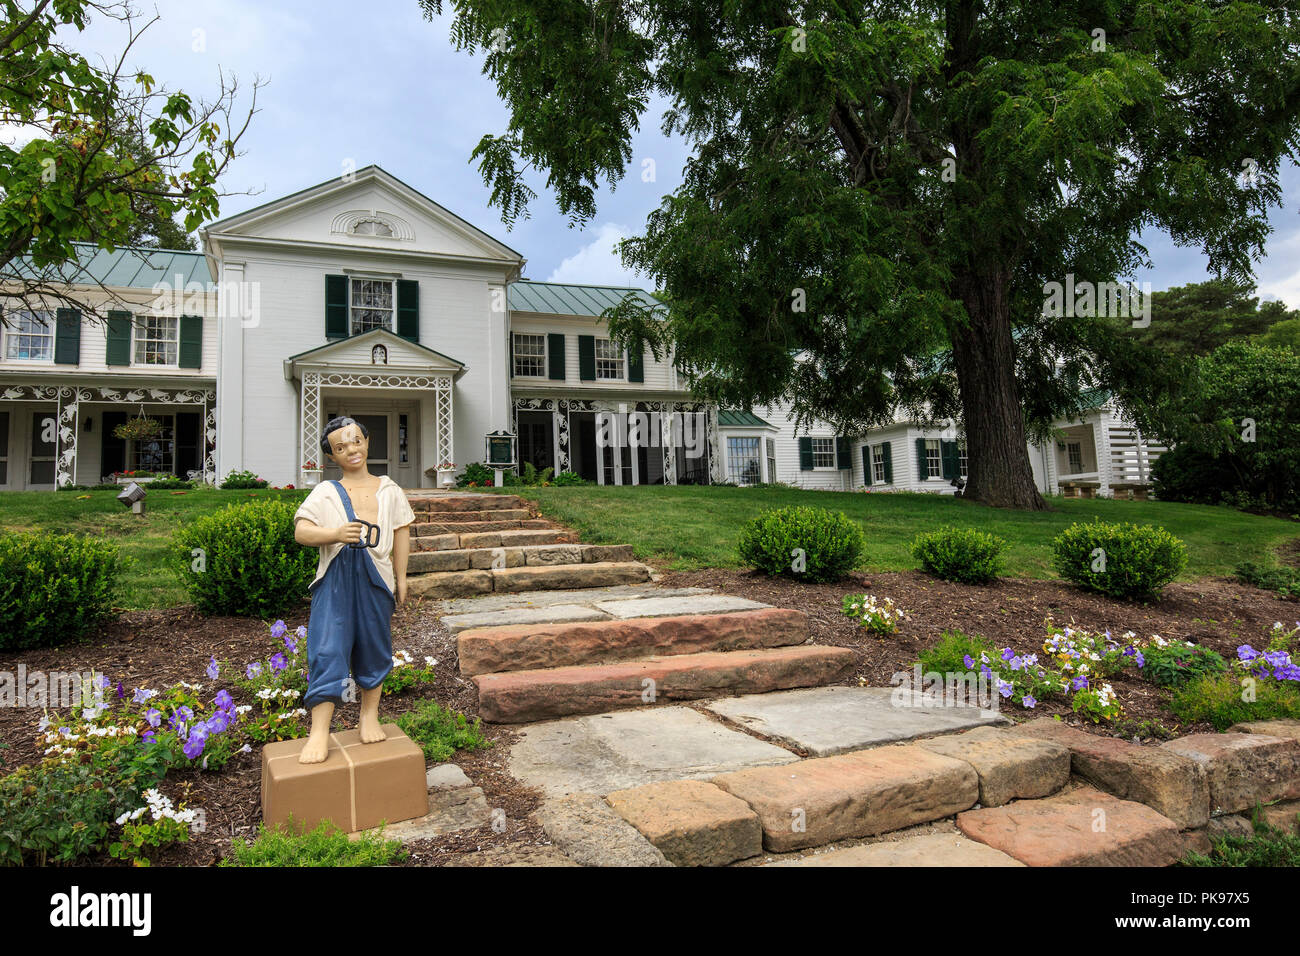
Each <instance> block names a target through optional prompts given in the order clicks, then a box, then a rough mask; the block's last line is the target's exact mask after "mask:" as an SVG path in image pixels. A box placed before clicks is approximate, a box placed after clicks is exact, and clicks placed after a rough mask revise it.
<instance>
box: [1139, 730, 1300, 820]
mask: <svg viewBox="0 0 1300 956" xmlns="http://www.w3.org/2000/svg"><path fill="white" fill-rule="evenodd" d="M1162 746H1163V748H1164V749H1165V750H1167V751H1169V752H1170V753H1175V754H1179V755H1181V756H1183V757H1187V758H1189V759H1191V760H1193V761H1195V762H1196V763H1197V764H1199V765H1200V766H1202V767H1204V768H1205V771H1206V773H1207V774H1208V776H1209V784H1210V804H1211V806H1212V807H1213V808H1214V811H1215V812H1216V813H1234V812H1236V811H1239V810H1250V809H1252V808H1253V807H1254V806H1255V804H1257V803H1269V802H1271V801H1274V800H1289V799H1294V798H1296V797H1300V742H1298V741H1295V740H1290V739H1287V738H1283V737H1270V736H1268V735H1266V734H1191V735H1190V736H1187V737H1180V738H1178V739H1177V740H1170V741H1167V742H1166V743H1164V744H1163V745H1162Z"/></svg>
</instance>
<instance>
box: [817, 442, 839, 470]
mask: <svg viewBox="0 0 1300 956" xmlns="http://www.w3.org/2000/svg"><path fill="white" fill-rule="evenodd" d="M812 452H813V467H814V468H834V467H835V439H834V438H814V439H813V440H812Z"/></svg>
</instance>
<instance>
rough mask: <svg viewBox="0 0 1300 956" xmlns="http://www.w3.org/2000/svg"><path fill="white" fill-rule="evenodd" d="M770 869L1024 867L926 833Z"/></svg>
mask: <svg viewBox="0 0 1300 956" xmlns="http://www.w3.org/2000/svg"><path fill="white" fill-rule="evenodd" d="M767 865H768V866H852V867H858V866H943V867H958V866H960V867H968V866H973V867H988V866H1024V865H1025V864H1023V863H1021V862H1020V861H1019V860H1016V859H1013V858H1012V857H1009V856H1007V855H1006V854H1005V853H1003V852H1002V851H1001V850H995V849H993V847H991V846H986V845H985V844H983V843H977V842H976V841H974V840H969V839H967V838H966V837H964V836H962V835H961V834H960V833H926V834H922V835H921V836H914V837H907V838H905V839H902V840H889V841H882V842H880V843H868V844H865V845H863V846H854V847H849V848H848V849H845V850H830V851H827V852H825V853H814V854H810V855H808V856H805V857H801V858H799V859H797V860H780V861H778V862H776V863H769V864H767Z"/></svg>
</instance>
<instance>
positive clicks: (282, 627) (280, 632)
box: [271, 621, 289, 637]
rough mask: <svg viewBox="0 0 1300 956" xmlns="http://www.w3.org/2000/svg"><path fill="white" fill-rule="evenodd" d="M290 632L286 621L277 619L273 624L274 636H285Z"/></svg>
mask: <svg viewBox="0 0 1300 956" xmlns="http://www.w3.org/2000/svg"><path fill="white" fill-rule="evenodd" d="M288 632H289V628H288V626H287V625H286V624H285V623H284V621H276V622H275V623H274V624H272V625H271V636H272V637H284V635H285V634H287V633H288Z"/></svg>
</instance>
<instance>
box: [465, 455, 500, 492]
mask: <svg viewBox="0 0 1300 956" xmlns="http://www.w3.org/2000/svg"><path fill="white" fill-rule="evenodd" d="M503 477H504V476H503ZM495 480H496V472H495V471H494V470H493V469H491V468H489V467H488V466H487V465H485V464H483V462H481V461H471V462H470V463H469V464H468V465H466V466H465V470H464V471H462V472H461V473H460V474H459V475H457V476H456V487H457V488H465V487H468V486H469V485H471V484H473V485H476V486H478V487H480V488H490V487H491V486H492V482H493V481H495Z"/></svg>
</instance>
